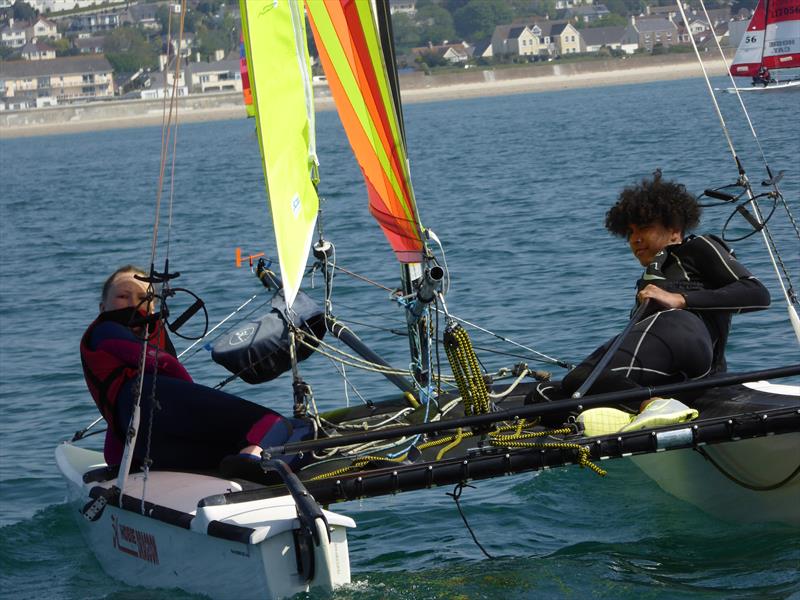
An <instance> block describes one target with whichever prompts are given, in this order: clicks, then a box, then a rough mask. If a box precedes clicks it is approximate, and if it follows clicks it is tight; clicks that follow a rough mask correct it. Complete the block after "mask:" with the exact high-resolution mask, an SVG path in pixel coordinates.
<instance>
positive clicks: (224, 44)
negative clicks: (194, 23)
mask: <svg viewBox="0 0 800 600" xmlns="http://www.w3.org/2000/svg"><path fill="white" fill-rule="evenodd" d="M230 38H231V36H230V35H229V34H228V33H227V32H225V31H222V30H221V29H209V28H208V27H206V26H205V25H201V26H200V28H199V29H198V31H197V37H196V38H195V48H196V49H197V51H198V52H200V55H201V56H202V57H203V58H206V59H208V58H210V57H211V56H212V55H213V54H214V52H216V51H217V50H224V51H226V52H227V51H228V50H229V48H228V46H229V45H230Z"/></svg>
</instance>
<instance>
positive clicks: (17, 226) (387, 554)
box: [0, 80, 800, 600]
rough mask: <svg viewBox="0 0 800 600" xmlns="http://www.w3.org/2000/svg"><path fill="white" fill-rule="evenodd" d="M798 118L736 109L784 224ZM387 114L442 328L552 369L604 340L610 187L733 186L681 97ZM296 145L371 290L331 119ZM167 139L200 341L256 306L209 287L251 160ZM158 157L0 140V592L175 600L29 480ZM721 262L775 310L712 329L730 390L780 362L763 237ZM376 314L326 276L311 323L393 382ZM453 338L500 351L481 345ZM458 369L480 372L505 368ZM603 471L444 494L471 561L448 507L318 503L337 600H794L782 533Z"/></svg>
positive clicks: (726, 162)
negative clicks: (346, 570) (345, 579)
mask: <svg viewBox="0 0 800 600" xmlns="http://www.w3.org/2000/svg"><path fill="white" fill-rule="evenodd" d="M719 100H720V104H721V105H722V108H723V109H724V110H725V111H726V114H727V115H728V116H729V119H730V125H731V128H732V131H733V135H734V142H735V143H736V144H737V149H738V150H739V152H740V154H741V156H742V160H743V163H744V165H745V167H746V168H747V170H748V173H750V174H751V176H752V179H753V180H755V181H758V180H760V179H761V178H762V177H763V174H764V171H763V167H762V166H761V163H760V159H759V157H758V154H757V152H756V150H757V148H756V146H755V144H754V143H753V142H752V140H751V138H750V137H749V133H748V132H747V130H746V127H745V126H744V125H743V123H744V122H743V119H741V118H740V117H739V116H738V115H737V114H736V111H735V108H736V104H735V99H734V98H731V97H727V96H726V97H721V98H720V99H719ZM798 101H799V99H798V97H797V96H796V95H792V94H790V93H789V94H783V95H781V94H772V95H765V96H760V97H756V98H747V102H748V107H749V108H750V109H751V112H752V115H753V120H754V124H755V127H756V129H757V131H759V133H760V137H761V143H762V144H763V147H764V151H765V153H766V155H767V158H768V160H769V162H770V164H771V165H772V166H773V169H776V170H779V169H786V170H787V173H786V176H785V178H784V180H783V183H782V186H783V189H784V192H785V195H786V198H787V200H788V202H790V204H791V205H792V207H793V209H794V212H795V213H797V212H800V210H798V198H800V172H799V171H800V170H799V169H798V160H797V156H798V152H799V151H800V141H798V140H800V124H799V123H798V121H797V120H796V119H795V118H794V115H796V113H797V108H798ZM405 112H406V121H407V135H408V143H409V146H410V156H411V160H412V176H413V179H414V181H415V189H416V193H417V198H418V202H419V205H420V207H421V212H422V216H423V221H424V222H425V224H426V225H428V226H430V227H432V228H433V229H434V230H435V231H436V233H437V234H438V235H439V237H440V238H441V239H442V240H443V242H444V245H445V249H446V252H447V263H448V266H449V267H450V271H451V275H452V290H451V292H450V295H449V297H448V304H449V307H450V309H451V310H452V311H453V312H454V313H455V314H457V315H459V316H461V317H464V318H466V319H469V320H470V321H474V322H478V323H480V324H481V325H483V326H484V327H487V328H489V329H491V330H493V331H496V332H498V333H501V334H503V335H506V336H509V337H512V338H513V339H515V340H518V341H520V342H522V343H525V344H527V345H530V346H532V347H534V348H536V349H538V350H540V351H543V352H546V353H548V354H550V355H553V356H557V357H559V358H563V359H566V360H571V361H574V360H578V359H580V358H581V357H582V356H583V355H585V354H586V353H588V352H589V351H590V350H591V349H593V348H594V347H595V346H596V345H597V344H599V343H600V342H602V341H603V340H604V339H605V338H606V337H608V336H609V335H611V334H612V333H614V332H616V331H618V330H619V329H620V328H621V327H622V326H623V325H624V323H625V315H626V311H627V309H628V307H629V306H630V303H631V301H632V291H633V282H634V280H635V278H636V277H637V276H638V273H639V268H638V265H637V263H636V261H635V260H634V259H633V258H632V257H631V256H630V255H629V253H628V251H627V248H626V245H625V244H624V242H621V241H619V240H616V239H613V238H611V237H610V236H609V235H608V234H607V233H606V232H605V230H604V229H603V227H602V221H603V216H604V214H605V211H606V209H607V208H608V206H609V205H610V203H611V202H613V200H614V198H615V195H616V193H617V191H618V190H619V189H620V188H621V187H622V186H623V185H625V184H628V183H632V182H634V181H635V180H636V179H638V178H640V177H642V176H645V175H648V174H649V173H651V172H652V171H653V170H654V169H655V168H656V167H660V168H662V169H663V170H664V173H665V176H667V177H671V178H678V179H680V180H682V181H684V182H686V184H687V185H688V187H689V188H690V189H692V190H694V191H700V190H702V189H704V188H706V187H711V186H718V185H722V184H725V183H731V182H733V181H734V180H735V177H736V172H735V169H734V167H733V162H732V160H731V157H730V154H729V152H728V149H727V146H726V143H725V140H724V138H723V136H722V134H721V133H720V129H719V125H718V122H717V120H716V117H715V115H714V113H713V112H712V108H711V105H710V102H709V100H708V98H707V95H706V92H705V89H704V87H703V85H702V82H701V81H700V80H686V81H678V82H669V83H656V84H647V85H637V86H622V87H609V88H596V89H588V90H571V91H563V92H556V93H543V94H532V95H519V96H509V97H500V98H486V99H474V100H461V101H459V100H453V101H447V102H439V103H432V104H417V105H409V106H407V107H406V109H405ZM318 130H319V131H318V138H319V139H318V144H319V153H320V157H321V161H322V166H321V172H322V178H323V183H322V187H321V192H322V195H323V196H324V197H325V203H324V206H325V208H326V217H325V232H326V235H327V236H328V237H329V238H330V239H331V240H332V241H333V242H334V243H335V244H336V247H337V259H338V262H339V264H340V265H342V266H345V267H347V268H350V269H354V270H356V271H358V272H361V273H364V274H367V275H369V276H370V277H372V278H374V279H375V280H377V281H380V282H382V283H385V284H387V285H390V286H392V285H396V280H397V267H396V264H395V263H394V262H393V258H392V256H391V252H390V251H389V250H388V247H387V246H386V244H385V243H384V240H383V237H382V234H381V233H380V232H379V231H378V230H377V227H375V226H373V223H372V221H371V218H370V217H369V215H368V214H367V212H366V209H365V207H366V199H365V194H364V190H363V181H362V179H361V176H360V174H359V172H358V169H357V166H356V165H355V162H354V161H353V159H352V158H351V156H350V154H349V150H348V149H347V145H346V140H345V138H344V134H343V133H342V131H341V128H340V126H339V124H338V121H337V117H336V115H335V114H334V113H330V112H329V113H322V114H319V115H318ZM178 137H179V139H178V145H179V154H178V160H177V164H176V186H175V193H174V198H175V209H174V215H173V227H172V230H171V234H170V262H171V265H172V266H173V267H174V268H177V269H178V270H179V271H181V272H182V276H181V278H180V280H179V281H178V283H180V284H181V285H183V286H185V287H188V288H190V289H192V290H194V291H196V292H197V293H199V294H200V295H202V297H203V298H204V299H205V300H206V302H207V303H208V304H209V306H210V310H211V317H212V322H216V321H218V320H219V319H221V318H222V317H224V316H225V315H227V314H228V313H229V312H230V311H232V310H233V309H234V308H235V307H236V306H238V305H239V303H241V302H243V301H244V300H245V299H247V298H249V297H250V296H251V295H252V294H255V293H257V292H258V285H257V282H256V281H255V279H254V278H253V277H252V276H250V275H249V273H247V272H245V271H244V270H239V271H237V270H236V269H235V268H234V267H233V252H234V248H235V247H236V246H242V247H243V248H244V249H245V251H246V252H255V251H262V250H264V251H267V252H268V253H270V252H271V250H272V242H271V237H270V236H271V233H270V231H269V226H268V225H267V219H266V214H267V210H266V203H265V201H264V193H263V179H262V175H261V171H260V165H259V161H258V150H257V144H256V140H255V138H254V135H253V126H252V122H246V121H228V122H220V123H202V124H192V125H185V126H181V127H180V131H179V136H178ZM160 139H161V138H160V131H159V130H158V129H157V128H144V129H131V130H118V131H106V132H97V133H85V134H76V135H69V136H52V137H44V138H30V139H19V140H10V141H9V140H5V141H2V142H0V153H1V154H2V156H1V157H0V160H1V162H0V164H1V165H2V181H0V197H1V198H2V230H1V231H2V236H1V239H0V249H1V250H2V261H0V272H1V277H0V286H2V287H0V291H1V292H2V293H1V294H0V337H1V341H0V377H1V379H0V382H1V383H2V388H1V389H0V407H1V410H2V418H1V419H0V507H2V511H1V513H0V524H1V525H2V526H0V578H2V579H1V580H0V581H1V583H0V595H2V596H3V597H7V598H39V597H48V598H65V599H83V598H117V599H121V598H130V599H133V598H137V599H140V598H141V599H144V598H148V599H149V598H177V597H189V596H188V595H186V594H183V593H180V592H175V591H164V592H154V591H152V590H145V589H143V588H134V587H129V586H126V585H123V584H121V583H118V582H116V581H113V580H110V579H108V578H107V577H106V576H105V575H104V574H103V572H102V571H101V570H100V568H99V566H98V565H97V563H96V562H95V560H94V558H93V556H92V555H91V553H90V552H89V550H88V549H87V547H86V546H85V545H84V543H83V541H82V539H81V537H80V535H79V533H78V529H77V527H76V525H75V524H74V522H73V518H72V515H71V514H70V511H69V510H68V509H67V508H66V506H65V505H64V504H63V498H64V487H63V484H62V482H61V479H60V477H59V475H58V473H57V470H56V467H55V464H54V461H53V448H54V446H55V445H56V443H57V442H59V441H60V440H63V439H66V438H68V437H69V436H70V435H71V434H72V433H73V432H74V431H76V430H78V429H80V428H82V427H83V426H85V425H86V424H88V423H89V422H90V421H91V420H92V419H93V418H94V417H95V409H94V406H93V404H92V402H91V399H90V397H89V395H88V393H87V392H86V390H85V385H84V383H83V378H82V375H81V370H80V362H79V358H78V341H79V338H80V335H81V333H82V331H83V329H84V328H85V326H86V325H87V324H88V322H89V321H90V320H91V319H92V318H93V317H94V315H95V313H96V309H97V302H98V295H99V286H100V284H101V282H102V280H103V279H104V278H105V276H106V275H107V273H108V272H109V271H110V270H111V269H112V268H114V267H116V266H117V265H120V264H123V263H127V262H136V263H142V264H146V263H148V262H149V251H150V236H151V232H152V226H153V206H154V198H155V187H156V180H157V171H158V160H159V147H160ZM727 216H728V211H727V210H726V209H720V210H715V211H707V215H706V218H705V219H704V223H703V227H702V229H703V230H704V231H711V232H717V233H718V232H719V230H720V227H721V224H722V223H723V222H724V220H725V219H726V218H727ZM165 223H166V221H162V229H161V240H162V242H163V241H164V240H165V238H166V224H165ZM774 233H775V236H776V237H777V238H778V240H779V242H780V241H782V244H781V246H782V248H783V249H784V251H785V255H784V258H785V260H786V262H787V264H789V265H790V266H791V267H793V268H794V269H795V276H797V266H798V265H800V256H799V254H800V248H798V245H797V243H796V239H793V238H792V231H791V228H790V227H789V226H788V224H787V222H786V220H785V219H782V220H781V222H780V223H776V224H775V227H774ZM736 250H737V253H738V255H739V256H740V258H741V259H742V260H743V261H744V262H745V263H746V264H747V265H748V266H749V267H750V268H751V270H752V271H753V272H754V273H755V274H757V275H758V276H759V277H761V278H762V280H764V281H765V283H767V284H768V286H769V287H770V289H771V290H772V293H773V298H774V306H773V308H772V309H770V310H769V311H765V312H761V313H756V314H751V315H743V316H740V317H738V318H737V319H736V320H735V321H734V331H733V334H732V339H731V343H730V350H729V362H730V368H731V370H749V369H758V368H766V367H769V366H777V365H779V364H788V363H790V362H797V359H798V357H799V356H800V353H799V352H798V347H797V344H796V342H795V341H793V337H792V335H791V334H790V332H789V331H788V327H787V325H786V318H785V314H786V311H785V309H784V308H783V307H782V305H781V303H780V299H779V291H778V289H777V287H776V285H775V284H774V277H773V276H772V273H771V270H770V269H771V268H770V266H769V263H768V258H767V254H766V251H765V250H764V248H763V244H762V242H761V241H760V239H759V238H758V237H753V238H751V239H749V240H746V241H744V242H741V243H739V244H737V245H736ZM162 251H163V245H162ZM160 257H161V258H160V259H159V260H162V259H163V252H162V254H160ZM316 283H317V284H319V279H318V280H317V282H316ZM318 291H319V290H318V289H317V292H318ZM315 293H316V292H315ZM386 297H387V294H386V292H384V291H381V290H374V289H372V288H370V287H368V286H365V285H364V284H362V283H358V282H354V281H352V280H350V279H348V278H346V277H343V276H342V277H339V278H337V280H336V288H335V299H336V302H335V306H334V308H335V310H336V312H337V313H338V314H340V315H341V316H349V317H352V318H354V319H355V320H356V321H359V322H362V323H364V325H359V326H356V328H357V329H358V330H359V331H360V332H361V333H362V334H363V337H364V338H365V339H366V340H367V341H368V342H370V343H372V344H374V345H375V347H376V348H377V349H378V350H379V351H380V352H382V353H383V354H385V355H386V356H387V358H389V359H390V361H392V362H394V363H397V364H405V362H406V361H407V358H406V347H405V342H404V341H403V340H402V338H392V337H391V335H390V334H387V333H386V332H382V331H379V330H377V329H374V328H373V327H371V326H380V327H398V326H400V324H401V323H402V315H401V313H400V311H399V309H397V308H396V307H393V306H391V305H390V303H389V302H387V301H386ZM387 336H388V337H387ZM473 339H474V341H475V343H476V345H478V346H480V347H482V348H496V349H504V350H507V351H512V352H514V350H513V349H512V348H508V347H502V346H500V345H499V343H498V342H496V341H495V340H493V339H492V338H487V337H484V336H481V335H480V334H474V338H473ZM480 354H481V358H482V359H483V360H484V362H485V364H486V365H487V366H488V367H489V368H496V367H499V366H502V365H505V364H509V363H511V362H514V361H515V360H518V359H516V358H513V357H508V356H498V355H492V354H490V353H488V352H486V351H485V350H482V351H480ZM187 366H188V368H189V370H190V371H191V372H192V373H193V375H194V376H195V378H196V379H197V380H199V381H203V382H206V383H214V382H216V381H219V380H220V379H222V378H223V377H224V373H223V372H222V370H221V368H219V367H216V366H215V365H213V364H211V363H210V360H209V358H208V355H207V353H205V352H201V353H199V354H197V355H194V356H192V358H191V359H190V360H188V364H187ZM303 371H304V374H305V377H306V379H307V380H308V381H309V382H311V383H312V385H313V386H314V390H315V393H316V396H317V399H318V401H319V403H320V404H321V405H322V406H323V407H326V408H330V407H332V406H334V405H335V404H337V403H340V402H342V397H343V386H342V384H341V381H340V379H339V378H338V377H337V376H336V375H335V373H334V372H333V370H332V369H331V368H330V366H329V364H328V363H327V361H326V360H325V359H323V358H322V357H314V358H312V359H310V360H309V361H307V362H306V363H304V364H303ZM555 373H556V375H558V374H559V372H558V371H555ZM354 380H355V381H356V383H357V384H358V385H359V387H360V389H362V390H363V393H365V394H367V395H369V396H371V397H379V396H380V395H381V394H384V393H387V392H389V391H390V390H389V388H388V387H387V386H386V385H384V384H382V383H378V384H377V386H375V385H373V384H371V383H370V382H371V380H369V379H367V378H365V377H362V376H360V375H358V374H355V375H354ZM288 384H289V380H288V379H287V378H286V377H282V378H280V379H278V380H276V381H274V382H271V383H269V384H266V385H264V386H261V387H259V388H251V387H249V386H247V385H246V384H242V383H238V384H232V385H231V386H229V389H230V390H231V391H232V392H233V393H239V394H241V395H243V396H246V397H248V398H250V399H253V400H255V401H259V402H263V403H267V404H269V405H270V406H272V407H275V408H277V409H279V410H283V411H286V412H289V411H290V410H291V392H290V387H289V385H288ZM350 401H352V402H357V401H358V399H357V398H355V396H353V395H352V394H351V398H350ZM608 467H609V469H610V474H609V476H608V477H607V478H605V479H599V478H597V477H596V476H594V475H593V474H590V473H588V472H583V471H581V470H579V469H572V470H567V471H558V472H547V473H544V474H542V475H540V476H531V475H525V476H518V477H513V478H504V479H499V480H494V481H489V482H483V483H479V484H477V486H476V489H467V490H466V491H465V493H464V495H463V496H462V504H463V505H464V508H465V510H466V512H467V514H468V516H469V519H470V522H471V525H472V526H473V528H474V530H475V533H476V535H477V536H478V538H479V539H480V541H481V542H482V544H483V545H484V546H485V547H486V548H487V550H488V551H489V552H490V553H491V554H492V555H494V556H495V557H496V559H495V560H491V561H490V560H487V559H485V558H484V557H483V556H482V555H481V553H480V551H479V550H478V549H477V547H476V546H475V545H474V544H473V543H472V541H471V540H470V539H469V535H468V534H467V532H466V531H465V529H464V527H463V525H462V523H461V520H460V518H459V516H458V513H457V512H456V510H455V508H454V506H453V503H452V500H451V499H450V498H448V497H447V496H446V495H445V492H447V491H449V490H446V489H440V490H430V491H426V492H424V493H419V494H405V495H400V496H396V497H388V498H381V499H376V500H371V501H365V502H361V503H349V504H345V505H340V506H338V507H337V509H339V510H342V511H343V512H345V513H347V514H349V515H351V516H353V517H354V518H355V519H356V521H357V522H358V529H356V530H355V531H354V532H352V534H351V536H350V544H351V560H352V568H353V581H354V584H353V586H352V587H351V588H349V589H347V590H343V591H340V592H338V593H337V594H336V597H337V598H352V599H358V600H361V599H377V598H392V599H403V600H405V599H409V600H410V599H414V600H417V599H425V598H585V597H601V598H640V597H655V598H698V597H700V598H789V597H794V598H798V597H800V575H798V570H799V567H800V545H799V544H798V543H797V532H796V531H789V530H786V529H783V528H781V527H778V526H753V525H743V524H729V523H723V522H721V521H718V520H716V519H714V518H713V517H710V516H707V515H704V514H701V513H699V512H698V511H696V510H695V509H693V508H692V507H690V506H688V505H686V504H683V503H681V502H679V501H677V500H674V499H672V498H671V497H669V496H667V495H665V494H664V493H663V492H661V491H660V489H659V488H657V486H656V485H655V484H654V483H652V482H651V481H650V480H649V479H647V478H646V477H645V476H644V475H643V474H642V473H641V472H639V471H638V470H637V469H636V468H635V467H634V466H633V465H631V464H629V463H627V462H622V461H618V462H613V463H608Z"/></svg>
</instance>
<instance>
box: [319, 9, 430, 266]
mask: <svg viewBox="0 0 800 600" xmlns="http://www.w3.org/2000/svg"><path fill="white" fill-rule="evenodd" d="M306 8H307V11H308V16H309V20H310V23H311V28H312V30H313V32H314V37H315V39H316V45H317V50H318V51H319V56H320V61H321V62H322V66H323V68H324V70H325V75H326V77H327V80H328V85H329V86H330V89H331V94H332V95H333V99H334V101H335V102H336V107H337V109H338V113H339V117H340V118H341V121H342V124H343V126H344V129H345V131H346V133H347V137H348V140H349V141H350V146H351V147H352V149H353V153H354V154H355V157H356V160H357V161H358V164H359V166H360V167H361V171H362V173H363V175H364V179H365V181H366V185H367V195H368V197H369V208H370V212H371V213H372V215H373V216H374V217H375V219H376V220H377V221H378V223H379V224H380V226H381V228H382V229H383V232H384V234H385V235H386V238H387V239H388V240H389V244H390V245H391V247H392V249H393V250H394V252H395V255H396V256H397V259H398V260H399V261H401V262H407V263H411V262H420V261H421V256H422V248H423V242H422V233H421V226H420V224H419V218H418V215H417V209H416V202H415V200H414V192H413V189H412V187H411V181H410V177H409V172H408V161H407V157H406V151H405V143H404V140H403V133H402V129H401V127H402V125H401V121H400V118H399V114H398V113H399V107H398V106H397V104H396V102H397V101H396V100H395V97H394V96H393V94H392V90H391V84H390V81H389V76H388V74H387V67H389V68H392V69H394V64H391V65H387V64H386V61H385V58H384V49H383V48H382V46H381V42H380V34H379V31H378V24H377V21H376V16H375V12H374V8H373V3H372V2H370V1H369V0H365V1H353V0H306Z"/></svg>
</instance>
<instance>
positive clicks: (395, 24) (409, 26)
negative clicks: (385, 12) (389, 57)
mask: <svg viewBox="0 0 800 600" xmlns="http://www.w3.org/2000/svg"><path fill="white" fill-rule="evenodd" d="M392 31H393V32H394V45H395V48H396V49H397V53H398V54H402V53H404V52H408V50H409V49H410V48H414V47H416V46H419V45H420V37H419V28H418V27H417V24H416V23H415V22H414V20H413V19H412V18H411V17H410V16H408V15H407V14H405V13H396V14H394V15H393V16H392Z"/></svg>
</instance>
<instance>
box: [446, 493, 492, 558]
mask: <svg viewBox="0 0 800 600" xmlns="http://www.w3.org/2000/svg"><path fill="white" fill-rule="evenodd" d="M465 487H468V488H472V489H475V486H474V485H469V484H468V483H464V482H463V481H462V482H461V483H458V484H456V487H455V488H454V489H453V491H452V493H450V492H448V493H447V495H448V496H450V497H451V498H452V499H453V502H455V503H456V508H458V514H460V515H461V520H462V521H464V526H465V527H466V528H467V531H469V534H470V535H471V536H472V541H473V542H475V545H476V546H478V548H480V550H481V552H483V554H484V556H486V558H488V559H489V560H494V556H492V555H491V554H489V553H488V552H487V551H486V548H484V547H483V546H482V545H481V543H480V542H479V541H478V538H477V537H476V536H475V532H474V531H472V527H470V526H469V523H468V522H467V517H466V515H464V511H463V510H461V503H460V502H459V499H460V498H461V492H462V491H463V490H464V488H465Z"/></svg>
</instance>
